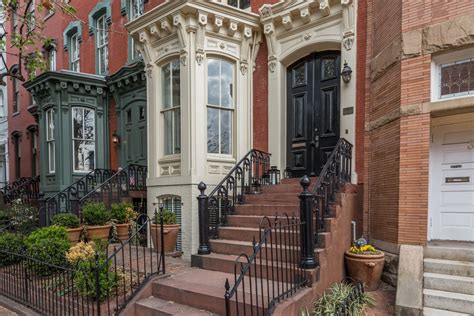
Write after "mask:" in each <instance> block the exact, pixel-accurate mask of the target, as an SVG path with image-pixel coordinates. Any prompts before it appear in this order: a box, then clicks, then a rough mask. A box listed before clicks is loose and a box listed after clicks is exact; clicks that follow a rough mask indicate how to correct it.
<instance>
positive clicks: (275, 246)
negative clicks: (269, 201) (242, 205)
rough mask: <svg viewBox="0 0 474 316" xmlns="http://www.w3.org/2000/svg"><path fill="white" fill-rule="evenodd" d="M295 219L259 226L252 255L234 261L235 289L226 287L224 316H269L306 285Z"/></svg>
mask: <svg viewBox="0 0 474 316" xmlns="http://www.w3.org/2000/svg"><path fill="white" fill-rule="evenodd" d="M303 225H304V223H302V222H301V221H300V219H299V218H298V217H295V216H292V217H291V218H290V217H289V216H288V215H285V216H283V217H276V218H275V220H271V219H270V218H268V217H264V218H263V219H262V221H261V223H260V241H259V242H258V243H257V242H255V240H254V241H253V253H252V254H250V255H247V254H241V255H240V256H239V257H238V258H237V259H236V260H235V266H234V280H232V281H233V282H234V285H233V286H232V287H231V286H230V281H229V280H226V283H225V294H224V299H225V304H226V315H227V316H229V315H270V314H271V313H272V312H273V310H274V308H275V306H276V305H277V304H278V303H279V302H280V301H283V300H285V299H287V298H289V297H291V296H292V295H294V294H295V293H296V292H298V290H299V289H301V288H302V287H304V286H305V285H306V284H307V277H306V274H305V271H304V270H303V269H302V268H301V266H300V264H299V262H300V261H301V254H300V251H299V249H300V243H301V239H300V238H301V236H300V231H301V226H303Z"/></svg>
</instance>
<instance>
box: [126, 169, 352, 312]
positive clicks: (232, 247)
mask: <svg viewBox="0 0 474 316" xmlns="http://www.w3.org/2000/svg"><path fill="white" fill-rule="evenodd" d="M315 182H316V181H315V179H314V178H313V179H312V184H313V185H314V183H315ZM351 187H352V186H351V185H346V187H345V191H346V192H348V188H351ZM301 191H302V188H301V186H300V184H299V179H284V180H282V183H281V184H279V185H275V186H265V187H263V188H262V193H261V194H257V195H246V196H245V204H242V205H237V206H236V210H235V214H233V215H230V216H228V221H227V226H225V227H221V228H219V239H211V240H210V243H211V249H212V252H211V254H209V255H193V256H192V258H191V267H187V268H185V269H181V270H180V271H175V272H174V273H173V272H172V273H171V274H170V275H169V276H167V277H164V278H160V279H158V280H155V281H153V282H152V283H151V285H150V287H151V291H148V293H149V294H151V295H144V296H142V297H141V298H139V299H138V300H137V302H136V303H135V309H134V315H141V316H142V315H143V316H147V315H150V316H151V315H225V300H224V293H225V289H224V284H225V281H226V279H228V280H229V281H230V283H231V284H230V285H231V286H232V285H233V283H234V263H235V260H236V258H237V256H239V255H240V254H241V253H246V254H248V255H250V254H251V253H252V251H253V246H252V241H253V239H254V238H255V240H257V241H258V240H259V238H260V237H259V236H260V235H259V234H260V231H259V225H260V221H261V220H262V218H263V217H264V216H268V217H269V218H270V219H274V218H275V215H276V214H278V215H279V216H280V217H281V216H282V214H284V213H287V214H288V215H292V214H293V213H294V214H298V213H299V198H298V194H299V193H300V192H301ZM351 193H353V192H351ZM342 195H344V194H341V193H338V194H337V201H336V203H335V204H334V205H333V206H332V214H331V217H328V218H326V231H325V232H322V233H320V244H319V246H318V248H317V249H316V250H315V253H316V258H319V261H320V262H321V266H320V267H317V268H316V269H314V270H306V271H305V272H306V275H307V277H308V279H309V281H310V283H312V284H313V287H306V288H303V289H301V290H300V291H299V292H298V294H297V295H296V296H294V297H293V299H291V300H286V301H283V302H284V303H283V304H281V303H280V305H284V304H285V303H286V302H288V301H289V302H288V304H293V305H294V306H292V307H291V308H292V310H296V309H297V308H300V307H296V305H298V303H297V302H298V300H301V301H302V302H303V301H304V304H308V303H309V304H311V301H312V299H313V297H314V290H315V288H316V287H318V291H319V292H320V291H321V289H324V288H325V287H327V286H328V285H329V284H331V283H332V282H335V281H340V280H342V278H343V273H344V272H343V270H344V268H343V252H344V247H348V245H349V244H350V219H349V218H350V215H347V216H346V217H345V219H344V224H343V223H339V224H338V220H341V217H342V215H341V214H342V208H343V206H342V205H343V204H345V203H347V204H348V205H353V204H355V203H351V202H344V201H346V200H347V199H346V198H344V197H342ZM351 196H355V195H351ZM354 200H355V198H354ZM346 222H347V223H346ZM338 226H341V227H342V228H340V230H339V231H338ZM346 228H347V230H348V231H347V234H345V235H347V238H345V237H344V238H343V237H340V236H343V235H342V234H340V232H341V231H343V230H344V231H345V229H346ZM345 235H344V236H345ZM336 236H338V237H339V239H340V241H338V242H337V243H333V242H332V241H333V240H335V239H336ZM346 239H347V240H346ZM348 243H349V244H348ZM346 244H347V245H346ZM341 245H344V246H342V247H341ZM339 248H341V249H339ZM327 251H329V253H327ZM283 252H285V251H283ZM334 252H337V253H338V256H332V257H331V258H336V257H337V261H338V262H337V264H335V262H334V261H331V259H328V258H327V256H330V255H331V254H332V253H334ZM262 256H263V253H262ZM341 260H342V261H341ZM278 264H280V265H281V262H280V263H278V262H270V261H269V262H266V263H265V262H263V263H261V262H259V263H258V265H257V268H256V271H257V278H259V279H260V277H261V276H264V277H268V279H274V277H273V274H272V273H271V272H270V273H268V274H267V269H268V270H269V271H272V269H271V268H272V266H273V265H278ZM260 265H262V266H261V267H260ZM260 268H261V270H260ZM320 269H322V270H321V275H322V278H323V279H324V280H323V282H319V283H318V280H319V279H320V278H319V276H320ZM333 269H338V273H330V272H331V271H332V270H333ZM323 270H324V271H323ZM339 270H341V271H339ZM323 273H324V274H327V275H324V274H323ZM290 274H291V273H290ZM264 280H266V279H264ZM265 282H266V281H265ZM285 282H287V280H286V278H285V277H283V278H280V280H279V284H280V285H281V286H282V287H284V286H286V283H285ZM315 284H318V286H315ZM249 291H250V289H249V286H247V287H246V288H245V291H244V292H245V293H243V292H242V290H240V292H239V296H240V297H242V296H243V295H246V296H249V295H250V293H249ZM254 291H255V290H254ZM259 291H260V290H259ZM262 291H263V293H261V292H259V293H261V295H262V301H263V302H264V304H266V302H267V298H268V295H267V294H268V293H267V289H266V288H263V289H262ZM254 293H255V292H254ZM249 301H250V300H247V302H246V304H245V306H244V305H243V303H242V302H240V301H239V304H240V305H239V311H240V313H242V311H243V310H244V309H245V311H246V312H247V314H248V315H250V314H252V312H253V313H254V314H257V313H256V308H255V306H252V305H250V303H249ZM295 302H296V303H295ZM231 305H232V309H234V308H235V307H234V302H232V304H231ZM254 305H255V301H254ZM301 306H303V305H301ZM304 306H306V305H304ZM279 307H280V306H279V305H277V310H278V308H279ZM260 308H261V305H260ZM259 312H260V314H261V313H262V312H261V310H260V311H259ZM276 313H277V311H276ZM292 313H293V312H291V313H290V314H292ZM232 314H235V311H233V310H232ZM277 314H278V313H277ZM285 314H287V313H286V312H285ZM288 315H289V314H288Z"/></svg>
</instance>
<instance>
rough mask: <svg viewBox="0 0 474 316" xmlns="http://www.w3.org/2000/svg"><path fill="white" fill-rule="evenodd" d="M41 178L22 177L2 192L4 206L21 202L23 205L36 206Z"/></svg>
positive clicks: (0, 195)
mask: <svg viewBox="0 0 474 316" xmlns="http://www.w3.org/2000/svg"><path fill="white" fill-rule="evenodd" d="M39 181H40V178H39V176H36V177H22V178H19V179H16V180H15V181H14V182H12V183H11V184H9V185H7V186H5V187H4V188H3V189H2V190H0V198H2V199H3V203H4V204H11V203H12V202H13V201H15V200H21V202H22V203H23V204H36V203H37V202H38V198H39Z"/></svg>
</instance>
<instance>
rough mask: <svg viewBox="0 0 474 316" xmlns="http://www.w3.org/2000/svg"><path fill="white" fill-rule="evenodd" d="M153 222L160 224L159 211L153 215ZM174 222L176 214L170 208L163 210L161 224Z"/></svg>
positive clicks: (172, 223) (173, 223)
mask: <svg viewBox="0 0 474 316" xmlns="http://www.w3.org/2000/svg"><path fill="white" fill-rule="evenodd" d="M153 224H157V225H159V224H160V213H159V212H158V213H156V214H155V216H154V217H153ZM175 224H176V214H175V213H173V212H172V211H170V210H167V209H165V210H163V225H175Z"/></svg>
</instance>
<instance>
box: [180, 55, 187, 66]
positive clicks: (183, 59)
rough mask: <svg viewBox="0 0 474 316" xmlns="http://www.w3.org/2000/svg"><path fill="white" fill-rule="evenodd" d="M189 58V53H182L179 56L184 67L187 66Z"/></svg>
mask: <svg viewBox="0 0 474 316" xmlns="http://www.w3.org/2000/svg"><path fill="white" fill-rule="evenodd" d="M187 58H188V53H187V52H181V55H180V56H179V60H180V61H181V65H182V66H186V59H187Z"/></svg>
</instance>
